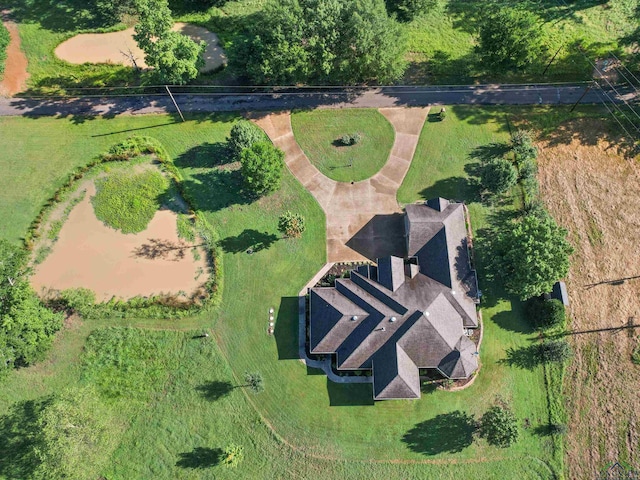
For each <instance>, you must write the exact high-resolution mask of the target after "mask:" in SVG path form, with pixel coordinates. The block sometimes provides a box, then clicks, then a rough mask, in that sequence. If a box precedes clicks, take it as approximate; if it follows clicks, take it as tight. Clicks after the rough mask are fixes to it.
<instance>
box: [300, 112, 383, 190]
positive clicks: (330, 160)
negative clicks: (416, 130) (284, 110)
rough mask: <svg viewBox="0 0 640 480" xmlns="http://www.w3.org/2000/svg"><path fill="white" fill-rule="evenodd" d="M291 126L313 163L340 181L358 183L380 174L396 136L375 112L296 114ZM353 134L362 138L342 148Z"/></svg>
mask: <svg viewBox="0 0 640 480" xmlns="http://www.w3.org/2000/svg"><path fill="white" fill-rule="evenodd" d="M291 126H292V127H293V133H294V135H295V138H296V141H297V142H298V144H299V145H300V147H301V148H302V150H303V151H304V153H305V154H306V155H307V157H308V158H309V160H310V161H311V163H313V164H314V165H315V166H316V167H317V168H318V170H320V171H321V172H322V173H323V174H325V175H326V176H327V177H329V178H332V179H334V180H337V181H339V182H352V181H354V182H357V181H359V180H364V179H366V178H369V177H371V176H373V175H374V174H375V173H376V172H378V170H380V169H381V168H382V167H383V166H384V164H385V163H386V162H387V159H388V158H389V153H390V152H391V147H392V146H393V141H394V137H395V135H394V131H393V127H392V126H391V124H390V123H389V122H388V121H387V119H386V118H384V116H383V115H382V114H381V113H380V112H378V111H377V110H375V109H358V110H353V109H340V110H333V109H331V110H312V111H299V112H294V113H293V115H291ZM351 134H358V135H360V137H361V138H360V141H359V142H358V143H357V144H355V145H349V146H345V145H343V144H342V142H341V141H340V139H341V138H342V136H343V135H351Z"/></svg>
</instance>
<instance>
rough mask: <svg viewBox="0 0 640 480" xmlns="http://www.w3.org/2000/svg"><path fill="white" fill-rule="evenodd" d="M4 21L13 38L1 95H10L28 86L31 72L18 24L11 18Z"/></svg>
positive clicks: (1, 85)
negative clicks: (28, 69) (21, 46)
mask: <svg viewBox="0 0 640 480" xmlns="http://www.w3.org/2000/svg"><path fill="white" fill-rule="evenodd" d="M2 18H3V19H5V18H6V12H2ZM3 23H4V26H5V27H7V30H9V35H10V37H11V40H10V42H9V46H8V47H7V60H6V62H5V65H4V76H3V77H2V82H0V96H4V97H10V96H12V95H15V94H16V93H18V92H21V91H22V90H24V89H25V88H26V85H27V78H29V74H28V73H27V57H26V56H25V54H24V52H23V51H22V50H21V49H20V34H19V33H18V25H16V24H15V23H13V22H11V21H9V20H5V21H3Z"/></svg>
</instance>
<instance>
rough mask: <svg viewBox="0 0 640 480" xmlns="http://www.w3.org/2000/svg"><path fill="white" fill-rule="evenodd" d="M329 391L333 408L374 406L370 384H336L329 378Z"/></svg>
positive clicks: (330, 404)
mask: <svg viewBox="0 0 640 480" xmlns="http://www.w3.org/2000/svg"><path fill="white" fill-rule="evenodd" d="M327 391H328V392H329V406H331V407H361V406H366V405H373V404H374V401H373V390H372V386H371V384H370V383H336V382H332V381H331V380H329V379H328V378H327Z"/></svg>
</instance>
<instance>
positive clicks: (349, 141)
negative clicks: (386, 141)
mask: <svg viewBox="0 0 640 480" xmlns="http://www.w3.org/2000/svg"><path fill="white" fill-rule="evenodd" d="M361 139H362V136H361V135H360V134H359V133H347V134H345V135H343V136H342V137H340V143H342V145H344V146H345V147H348V146H351V145H355V144H357V143H360V140H361Z"/></svg>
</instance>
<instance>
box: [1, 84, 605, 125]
mask: <svg viewBox="0 0 640 480" xmlns="http://www.w3.org/2000/svg"><path fill="white" fill-rule="evenodd" d="M584 91H585V85H478V86H455V87H382V88H367V89H365V88H351V89H327V90H324V91H319V92H318V91H311V90H295V91H281V92H278V93H248V94H241V93H240V94H239V93H222V94H210V95H191V94H176V95H175V98H176V101H177V102H178V104H179V105H180V108H181V109H182V111H183V112H226V111H274V110H288V109H293V108H347V107H369V108H390V107H402V106H415V107H419V106H428V105H457V104H467V105H535V104H572V103H575V102H576V101H578V99H579V98H580V96H581V95H582V94H583V93H584ZM582 102H583V103H599V102H600V93H599V92H598V91H597V90H595V89H593V90H590V91H589V92H587V94H586V95H585V97H584V98H583V99H582ZM163 112H175V107H174V106H173V104H172V103H171V99H170V98H169V97H168V96H167V95H149V96H121V97H108V98H99V97H83V98H42V99H35V98H32V99H27V98H2V99H0V115H4V116H7V115H25V116H54V115H58V116H71V117H74V116H78V117H86V116H99V115H103V116H115V115H121V114H144V113H163Z"/></svg>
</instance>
